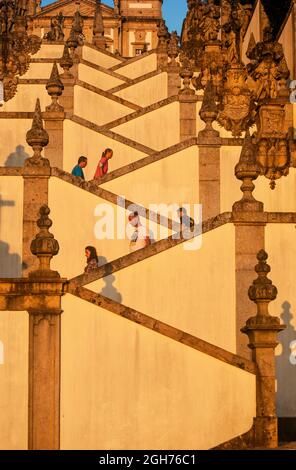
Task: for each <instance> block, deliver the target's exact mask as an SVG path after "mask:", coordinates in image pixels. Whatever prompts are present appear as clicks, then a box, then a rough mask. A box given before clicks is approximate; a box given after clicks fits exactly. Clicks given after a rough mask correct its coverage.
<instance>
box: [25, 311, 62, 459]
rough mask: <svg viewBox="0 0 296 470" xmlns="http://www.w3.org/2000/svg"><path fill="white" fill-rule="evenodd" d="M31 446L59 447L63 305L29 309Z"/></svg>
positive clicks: (39, 447)
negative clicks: (43, 308)
mask: <svg viewBox="0 0 296 470" xmlns="http://www.w3.org/2000/svg"><path fill="white" fill-rule="evenodd" d="M28 313H29V429H28V438H29V442H28V447H29V450H58V449H59V447H60V343H61V313H62V310H61V309H49V310H38V309H37V310H36V309H33V308H32V309H29V310H28Z"/></svg>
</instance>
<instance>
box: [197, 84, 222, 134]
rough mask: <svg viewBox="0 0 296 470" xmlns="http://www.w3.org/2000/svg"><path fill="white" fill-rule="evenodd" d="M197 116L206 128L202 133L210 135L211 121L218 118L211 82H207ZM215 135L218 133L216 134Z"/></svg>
mask: <svg viewBox="0 0 296 470" xmlns="http://www.w3.org/2000/svg"><path fill="white" fill-rule="evenodd" d="M199 115H200V117H201V119H202V120H203V121H204V122H205V123H206V127H205V129H204V131H207V132H211V133H212V132H213V127H212V124H213V121H215V119H217V116H218V107H217V104H216V96H215V87H214V84H213V81H212V80H209V81H208V83H207V85H206V88H205V92H204V96H203V100H202V105H201V108H200V111H199ZM216 134H218V133H217V132H216Z"/></svg>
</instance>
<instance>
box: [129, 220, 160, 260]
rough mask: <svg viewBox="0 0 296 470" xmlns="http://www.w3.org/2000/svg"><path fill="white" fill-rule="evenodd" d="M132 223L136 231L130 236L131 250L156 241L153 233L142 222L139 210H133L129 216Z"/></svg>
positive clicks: (139, 248)
mask: <svg viewBox="0 0 296 470" xmlns="http://www.w3.org/2000/svg"><path fill="white" fill-rule="evenodd" d="M128 220H129V223H130V225H131V226H132V227H133V228H134V231H133V233H132V235H131V238H130V252H131V253H132V252H133V251H137V250H141V249H142V248H145V247H146V246H148V245H151V243H154V239H153V233H151V232H149V230H148V229H147V228H146V227H144V226H143V225H142V224H141V221H140V217H139V214H138V212H137V211H135V212H132V213H131V214H130V215H129V217H128Z"/></svg>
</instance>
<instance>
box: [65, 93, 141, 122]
mask: <svg viewBox="0 0 296 470" xmlns="http://www.w3.org/2000/svg"><path fill="white" fill-rule="evenodd" d="M132 112H133V110H132V109H130V108H127V107H126V106H123V105H121V104H119V103H116V102H115V101H112V100H109V99H108V98H105V97H104V96H101V95H97V94H95V93H92V92H91V91H89V90H86V89H85V88H82V87H80V86H75V87H74V114H77V116H80V117H82V118H84V119H87V120H88V121H91V122H93V123H94V124H98V125H99V126H102V125H104V124H107V123H108V122H110V121H114V120H115V119H118V118H121V117H123V116H126V115H127V114H131V113H132Z"/></svg>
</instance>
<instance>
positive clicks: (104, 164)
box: [94, 149, 113, 180]
mask: <svg viewBox="0 0 296 470" xmlns="http://www.w3.org/2000/svg"><path fill="white" fill-rule="evenodd" d="M112 157H113V150H111V149H106V150H105V151H104V152H103V153H102V156H101V159H100V161H99V163H98V166H97V169H96V172H95V176H94V179H95V180H98V179H100V178H102V177H103V176H105V175H106V174H107V173H108V160H110V158H112Z"/></svg>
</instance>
